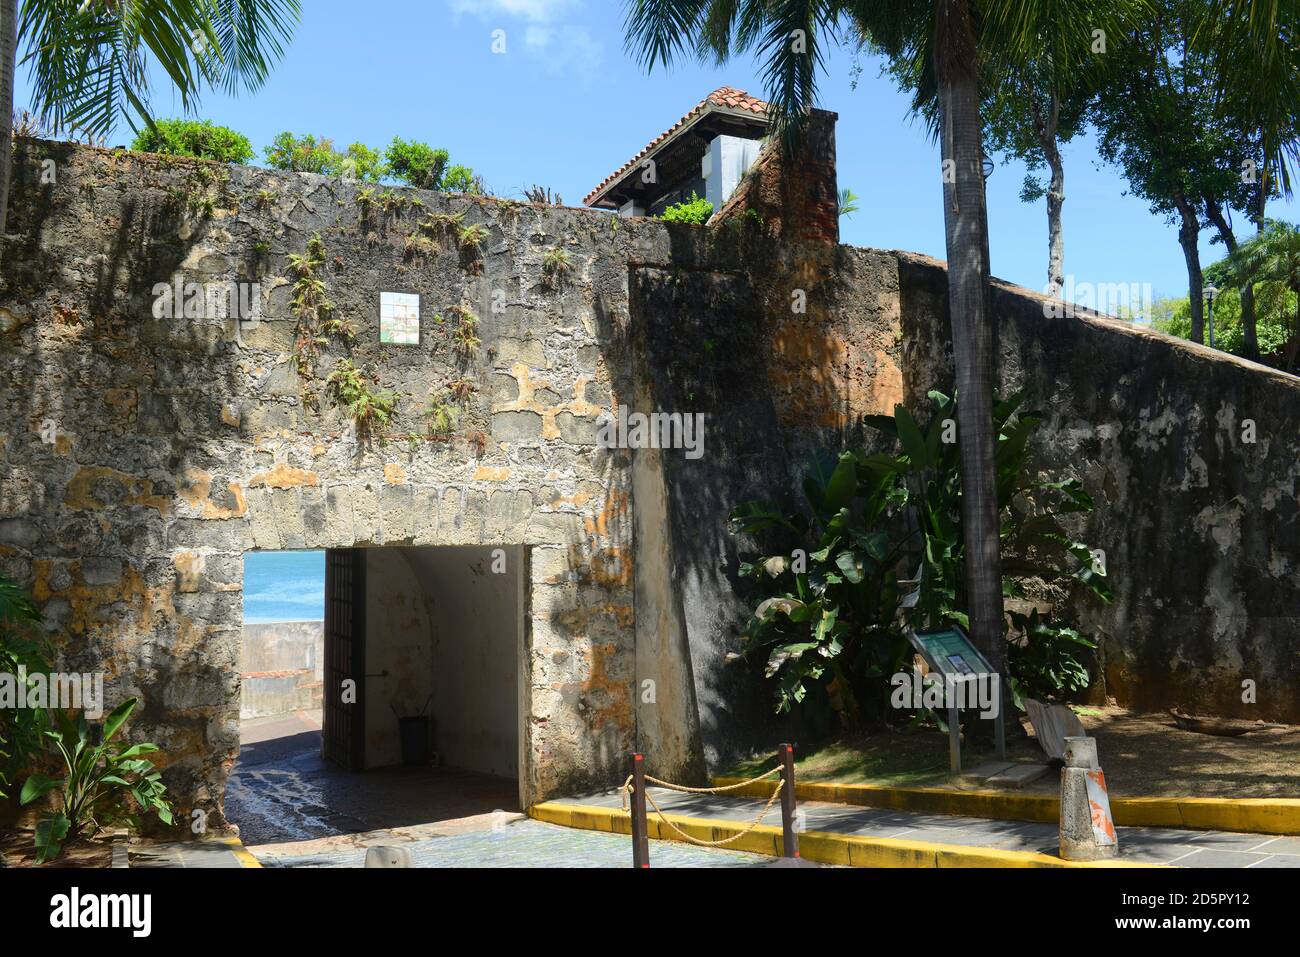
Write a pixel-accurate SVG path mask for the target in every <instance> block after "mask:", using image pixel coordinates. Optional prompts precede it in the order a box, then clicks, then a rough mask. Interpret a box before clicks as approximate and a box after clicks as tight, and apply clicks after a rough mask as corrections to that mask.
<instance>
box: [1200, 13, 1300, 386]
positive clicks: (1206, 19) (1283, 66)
mask: <svg viewBox="0 0 1300 957" xmlns="http://www.w3.org/2000/svg"><path fill="white" fill-rule="evenodd" d="M1200 13H1201V15H1200V18H1199V20H1198V22H1197V24H1196V30H1195V33H1194V40H1195V44H1196V46H1198V47H1199V48H1201V49H1202V50H1204V51H1206V52H1207V53H1208V54H1209V55H1211V56H1213V57H1215V58H1216V72H1217V74H1218V76H1219V77H1220V78H1221V81H1222V82H1223V83H1224V85H1225V86H1226V85H1227V84H1228V83H1229V82H1231V85H1232V89H1231V91H1230V92H1231V97H1230V101H1231V103H1232V104H1233V112H1234V113H1235V114H1236V117H1235V118H1236V120H1237V121H1238V122H1239V123H1240V124H1241V126H1242V127H1243V129H1245V130H1248V131H1250V132H1252V133H1254V134H1257V135H1258V138H1259V152H1260V154H1261V155H1262V158H1263V163H1262V167H1261V168H1260V169H1259V170H1258V171H1257V177H1258V178H1257V181H1256V183H1255V188H1254V190H1253V196H1252V197H1251V206H1252V208H1251V209H1250V210H1249V211H1248V212H1249V216H1250V220H1251V221H1252V222H1253V223H1254V224H1255V229H1256V238H1258V237H1259V236H1261V235H1262V234H1263V232H1264V229H1265V208H1266V206H1267V204H1268V201H1269V199H1270V198H1272V197H1273V196H1284V197H1286V198H1287V199H1290V198H1291V177H1290V169H1289V167H1290V165H1291V164H1293V163H1296V162H1300V121H1297V117H1296V109H1295V104H1296V103H1297V102H1300V46H1297V45H1296V43H1295V32H1296V29H1297V28H1298V26H1300V24H1297V22H1296V18H1297V15H1300V7H1298V6H1297V5H1296V3H1295V2H1294V0H1208V2H1206V3H1205V4H1204V5H1203V6H1202V7H1201V11H1200ZM1225 92H1228V91H1225ZM1207 205H1209V201H1208V200H1207ZM1214 213H1215V210H1214V209H1213V208H1211V209H1210V215H1211V217H1212V218H1213V216H1214ZM1220 216H1221V214H1220ZM1215 225H1216V226H1217V227H1218V229H1219V233H1220V235H1221V236H1222V237H1223V240H1224V244H1225V245H1226V246H1227V247H1228V251H1229V253H1231V252H1233V251H1234V249H1235V247H1236V246H1237V240H1236V237H1235V236H1234V235H1232V232H1231V230H1230V229H1227V228H1225V225H1224V224H1223V223H1222V222H1221V219H1216V220H1215ZM1241 305H1242V309H1241V321H1242V327H1243V333H1244V336H1245V341H1244V347H1245V353H1246V358H1248V359H1255V360H1258V359H1259V346H1258V344H1257V338H1256V332H1255V304H1254V290H1253V289H1252V288H1251V284H1250V283H1249V282H1248V283H1246V285H1244V286H1243V287H1242V289H1241Z"/></svg>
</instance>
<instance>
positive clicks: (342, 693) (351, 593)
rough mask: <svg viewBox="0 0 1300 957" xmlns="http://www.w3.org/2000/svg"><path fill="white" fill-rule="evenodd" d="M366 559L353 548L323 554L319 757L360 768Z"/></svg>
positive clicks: (362, 758)
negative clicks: (323, 610) (323, 631)
mask: <svg viewBox="0 0 1300 957" xmlns="http://www.w3.org/2000/svg"><path fill="white" fill-rule="evenodd" d="M365 675H366V558H365V554H364V552H362V550H361V549H359V548H331V549H329V550H328V551H326V552H325V689H324V699H325V700H324V706H323V711H324V714H323V720H322V724H323V727H322V730H321V757H322V758H323V759H324V760H326V761H329V762H331V763H332V764H337V765H339V766H340V767H342V768H346V769H347V770H349V771H361V770H364V768H365V741H366V711H365V706H366V701H365V689H366V678H365Z"/></svg>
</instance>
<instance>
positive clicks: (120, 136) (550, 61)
mask: <svg viewBox="0 0 1300 957" xmlns="http://www.w3.org/2000/svg"><path fill="white" fill-rule="evenodd" d="M303 5H304V8H305V9H304V14H303V21H302V24H301V25H300V27H299V30H298V33H297V35H296V38H295V40H294V42H293V44H292V46H291V47H290V48H289V50H288V53H287V56H286V57H285V59H284V60H283V61H282V62H281V63H280V64H279V65H278V67H277V68H276V69H275V71H274V73H273V74H272V76H271V78H270V80H269V82H268V83H267V85H266V86H265V87H264V88H263V89H261V90H260V91H258V92H257V93H256V94H253V95H249V94H243V95H241V96H240V97H237V98H230V97H225V96H222V95H220V94H217V93H212V92H209V93H207V94H206V95H205V96H204V97H203V100H202V103H201V106H200V110H199V115H200V116H202V117H204V118H208V119H211V120H213V121H215V122H217V123H222V124H225V125H228V126H232V127H234V128H235V129H237V130H239V131H241V132H242V133H244V134H245V135H247V136H248V137H249V139H250V140H252V142H253V145H254V147H255V148H256V149H257V150H258V152H259V156H260V153H261V149H262V147H263V146H265V145H266V144H268V143H269V142H270V141H271V139H272V138H273V137H274V136H275V134H276V133H278V132H280V131H281V130H286V129H287V130H292V131H293V132H295V133H315V134H317V135H324V136H328V137H330V138H332V139H333V140H334V141H335V143H336V144H338V145H346V144H347V143H350V142H353V141H354V140H360V141H362V142H365V143H368V144H370V145H372V146H382V145H384V144H386V143H387V142H389V141H390V140H391V139H392V137H393V136H394V135H398V136H402V137H403V138H405V139H419V140H424V141H427V142H429V143H431V144H433V145H435V146H444V147H446V148H447V149H449V150H450V151H451V154H452V161H453V162H460V163H465V164H467V165H470V166H472V167H473V168H474V169H475V170H476V171H477V172H480V173H482V174H483V176H484V177H485V178H486V180H487V183H488V185H489V186H490V187H491V189H492V190H493V191H494V192H496V193H498V194H500V195H505V196H514V197H518V196H519V195H520V190H521V188H522V187H524V186H527V185H529V184H532V183H539V184H542V185H545V186H549V187H550V188H551V189H552V190H554V191H557V192H559V193H560V194H561V195H562V196H563V197H564V200H565V202H566V203H568V204H570V205H577V204H579V203H581V201H582V197H583V196H584V195H586V193H587V192H588V191H589V190H590V189H591V188H592V187H594V186H595V185H596V184H597V183H598V182H599V181H600V180H601V179H603V178H604V177H605V176H606V175H608V174H609V173H610V172H611V171H613V170H614V169H615V168H617V167H618V166H620V165H621V164H622V163H623V162H625V161H626V160H627V159H629V158H630V157H631V156H632V155H633V154H634V153H635V152H636V151H638V150H639V149H640V148H641V147H642V146H644V145H645V144H646V142H648V141H649V140H650V139H651V138H653V137H654V136H656V135H657V134H658V133H660V132H662V131H663V130H664V129H665V128H667V127H668V126H669V125H671V124H672V123H673V122H675V121H676V120H677V119H678V118H679V117H680V116H681V115H682V114H683V113H685V112H686V111H687V110H688V109H690V108H691V107H692V106H694V105H695V104H696V103H698V102H699V101H700V100H701V99H702V98H703V97H704V96H705V95H706V94H707V93H708V92H709V91H711V90H713V89H715V88H717V87H719V86H734V87H739V88H741V89H745V90H748V91H749V92H752V93H755V94H757V95H761V94H762V82H761V79H760V76H761V69H760V68H759V66H758V64H756V63H755V62H754V61H753V60H752V59H748V58H747V59H741V60H735V61H732V62H731V63H729V64H727V65H725V66H722V67H714V66H712V65H711V64H710V65H707V66H701V65H700V64H698V63H695V62H694V61H688V62H683V63H681V64H679V65H677V66H675V67H674V68H673V69H672V70H671V71H668V72H665V71H663V70H661V69H659V70H656V71H655V72H654V73H653V74H650V75H646V73H645V72H644V71H643V70H642V69H641V68H640V67H639V66H638V65H637V64H636V63H635V62H634V61H633V60H632V58H630V57H629V56H628V55H627V54H626V53H625V52H624V49H623V41H622V26H623V4H622V3H621V2H617V0H405V2H401V0H370V2H368V3H366V4H364V5H358V4H357V3H355V2H344V0H304V2H303ZM494 30H503V31H505V34H504V37H505V48H506V52H505V53H504V54H499V53H493V51H492V44H493V31H494ZM863 67H864V68H863V71H862V75H861V78H860V80H859V82H858V85H857V89H856V90H854V89H851V79H852V74H851V68H852V58H851V56H850V55H849V53H848V52H847V51H839V50H836V51H834V52H832V54H831V55H830V56H829V58H828V61H827V70H826V73H825V75H824V76H823V78H822V82H821V89H820V95H819V104H818V105H820V106H822V107H824V108H826V109H831V110H834V111H836V112H838V113H839V117H840V119H839V126H838V131H837V138H838V144H837V145H838V153H839V183H840V186H841V187H848V188H850V189H852V190H853V191H854V192H855V193H857V194H858V196H859V197H860V198H861V199H860V204H861V207H862V208H861V210H860V211H859V212H857V213H855V214H854V215H853V216H852V217H851V218H846V219H844V220H842V221H841V222H842V233H843V237H842V238H843V240H844V241H845V242H848V243H852V244H855V245H861V246H875V247H880V248H893V249H908V250H914V251H917V252H921V253H926V254H928V255H932V256H936V257H938V258H943V257H944V248H943V218H942V208H941V205H940V177H939V153H938V147H937V145H936V144H934V143H933V142H931V141H930V139H929V136H928V134H927V132H926V131H925V129H924V127H923V126H922V125H921V124H920V123H919V122H917V121H915V120H913V119H912V118H911V117H910V116H909V115H908V111H907V98H906V97H905V96H904V95H902V94H900V93H899V92H897V91H896V90H895V89H894V87H893V84H892V83H891V82H890V81H889V80H888V79H882V78H879V76H878V74H879V63H878V62H875V61H870V60H868V61H865V62H864V64H863ZM21 73H22V71H21V70H20V76H19V78H18V89H17V90H16V101H17V103H18V104H19V105H20V106H21V105H26V103H27V99H28V98H27V84H26V78H25V76H23V75H21ZM153 107H154V111H155V114H156V115H159V116H168V115H176V114H178V113H179V102H178V100H177V99H176V98H175V96H174V95H173V93H172V92H171V90H170V88H169V87H168V86H166V84H165V83H159V84H157V85H156V87H155V95H154V100H153ZM129 139H130V131H129V129H128V128H127V127H126V126H125V124H123V125H121V126H119V128H118V130H117V131H116V133H115V134H114V135H113V136H112V137H110V139H109V142H110V144H116V143H125V142H129ZM1065 158H1066V205H1065V242H1066V271H1067V272H1068V273H1071V274H1073V275H1074V277H1075V279H1076V281H1077V282H1089V283H1125V284H1127V283H1139V284H1142V283H1150V284H1151V285H1152V287H1153V289H1154V292H1155V294H1156V295H1157V296H1175V295H1183V294H1185V293H1186V290H1187V278H1186V271H1185V269H1184V266H1183V259H1182V253H1181V251H1180V249H1179V246H1178V242H1177V236H1176V231H1175V228H1174V227H1172V226H1170V225H1168V224H1167V223H1166V222H1165V221H1164V219H1163V217H1160V216H1155V215H1153V214H1151V213H1150V212H1149V211H1148V210H1147V207H1146V204H1145V203H1144V202H1142V201H1141V200H1139V199H1135V198H1133V197H1131V196H1125V195H1124V191H1125V183H1124V181H1123V179H1122V177H1121V176H1119V175H1118V173H1116V172H1115V171H1114V170H1113V169H1111V168H1108V167H1103V166H1101V164H1100V162H1099V161H1098V159H1097V157H1096V150H1095V144H1094V142H1093V141H1092V139H1091V138H1087V139H1080V140H1078V141H1076V142H1074V143H1072V144H1070V145H1069V146H1067V147H1066V149H1065ZM1023 179H1024V170H1023V168H1022V167H1020V166H1017V165H999V166H998V168H997V170H996V172H995V173H994V174H993V176H992V178H991V179H990V180H989V227H990V230H991V249H992V256H993V271H994V273H995V274H996V275H998V276H1000V277H1002V278H1004V279H1007V280H1010V281H1012V282H1016V283H1019V284H1021V285H1025V286H1029V287H1031V288H1034V289H1041V288H1042V287H1043V285H1044V281H1045V273H1046V232H1047V229H1046V213H1045V211H1044V207H1043V203H1042V202H1041V201H1040V202H1038V203H1034V204H1025V203H1022V202H1020V199H1019V191H1020V186H1021V182H1022V180H1023ZM1270 215H1274V216H1281V217H1283V218H1288V219H1295V218H1296V215H1295V211H1294V209H1293V208H1291V207H1290V206H1288V205H1283V204H1274V205H1273V206H1272V207H1270ZM1209 236H1210V233H1209V232H1208V231H1206V232H1205V233H1203V234H1202V255H1203V256H1204V257H1205V260H1204V261H1206V262H1209V261H1212V260H1213V259H1217V258H1219V256H1220V255H1221V254H1222V252H1221V250H1222V247H1221V246H1218V245H1214V246H1211V245H1210V243H1209Z"/></svg>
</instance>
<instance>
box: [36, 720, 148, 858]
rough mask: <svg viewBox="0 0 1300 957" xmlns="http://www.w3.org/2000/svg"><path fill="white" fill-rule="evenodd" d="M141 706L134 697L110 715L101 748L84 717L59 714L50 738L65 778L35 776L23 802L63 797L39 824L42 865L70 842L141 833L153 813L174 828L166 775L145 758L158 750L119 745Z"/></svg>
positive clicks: (141, 745)
mask: <svg viewBox="0 0 1300 957" xmlns="http://www.w3.org/2000/svg"><path fill="white" fill-rule="evenodd" d="M135 705H136V699H135V698H128V699H127V700H126V701H124V702H122V703H121V704H120V705H118V706H117V707H116V708H114V709H113V711H112V712H110V713H109V715H108V717H107V718H105V719H104V724H103V728H102V729H101V732H100V734H99V742H98V743H92V741H91V737H92V734H91V728H90V725H89V724H88V723H87V722H86V716H85V714H84V713H78V715H77V717H76V718H73V717H71V716H69V715H67V714H65V713H63V712H55V724H56V725H57V728H56V730H53V731H46V732H45V736H46V737H47V738H49V739H50V740H51V741H52V742H54V747H55V750H56V751H57V752H58V756H59V757H60V758H62V760H63V766H64V774H63V775H62V777H58V778H55V777H49V776H46V775H44V774H33V775H32V776H31V777H29V778H28V779H27V781H26V783H25V784H23V791H22V799H21V800H22V803H23V804H30V803H32V802H33V801H35V800H37V799H39V798H42V797H44V796H45V795H47V794H49V793H50V792H51V791H53V792H55V793H57V795H58V799H59V800H58V806H57V807H56V808H54V809H52V810H48V811H45V812H44V813H43V814H42V815H41V819H40V822H39V823H38V824H37V825H36V853H37V861H38V863H42V864H43V863H45V862H46V861H50V860H53V859H54V858H56V857H58V856H59V852H60V851H61V850H62V847H63V845H64V843H66V842H68V841H73V840H76V839H77V838H81V837H86V838H89V837H93V836H94V835H95V833H96V832H97V831H99V830H101V829H102V828H104V827H108V826H110V825H113V824H118V823H127V824H130V825H131V826H132V827H136V828H138V827H139V826H140V815H141V814H144V813H147V812H153V813H154V814H156V815H157V816H158V819H159V820H161V821H162V822H163V823H164V824H171V823H172V813H171V805H170V804H169V803H168V802H167V800H166V798H165V797H164V795H165V793H166V787H165V786H164V785H163V783H162V774H161V773H160V772H159V771H158V770H157V768H155V767H154V765H153V762H152V761H150V760H149V759H148V758H146V757H144V755H146V754H152V753H153V752H155V751H157V750H158V746H157V745H154V744H131V745H128V744H127V743H125V742H118V743H116V744H114V743H113V738H114V737H115V736H116V735H117V733H118V731H120V730H121V729H122V726H123V725H124V724H125V723H126V719H127V718H128V717H130V715H131V712H132V711H133V710H134V709H135Z"/></svg>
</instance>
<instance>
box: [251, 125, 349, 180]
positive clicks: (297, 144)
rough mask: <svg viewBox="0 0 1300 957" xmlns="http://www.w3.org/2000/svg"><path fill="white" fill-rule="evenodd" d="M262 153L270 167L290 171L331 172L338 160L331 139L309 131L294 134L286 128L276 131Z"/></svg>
mask: <svg viewBox="0 0 1300 957" xmlns="http://www.w3.org/2000/svg"><path fill="white" fill-rule="evenodd" d="M263 153H264V154H265V156H266V162H267V165H268V166H270V167H271V168H272V169H280V170H285V171H286V172H292V173H332V172H335V171H336V170H337V168H338V162H339V154H338V153H336V152H335V151H334V141H333V140H329V139H326V138H325V137H323V136H322V137H321V138H320V139H317V138H316V137H315V136H313V135H312V134H310V133H307V134H305V135H303V136H296V135H295V134H293V133H290V132H289V131H287V130H286V131H284V132H282V133H277V134H276V137H275V139H273V140H272V141H271V145H270V146H268V147H266V148H265V149H264V150H263Z"/></svg>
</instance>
